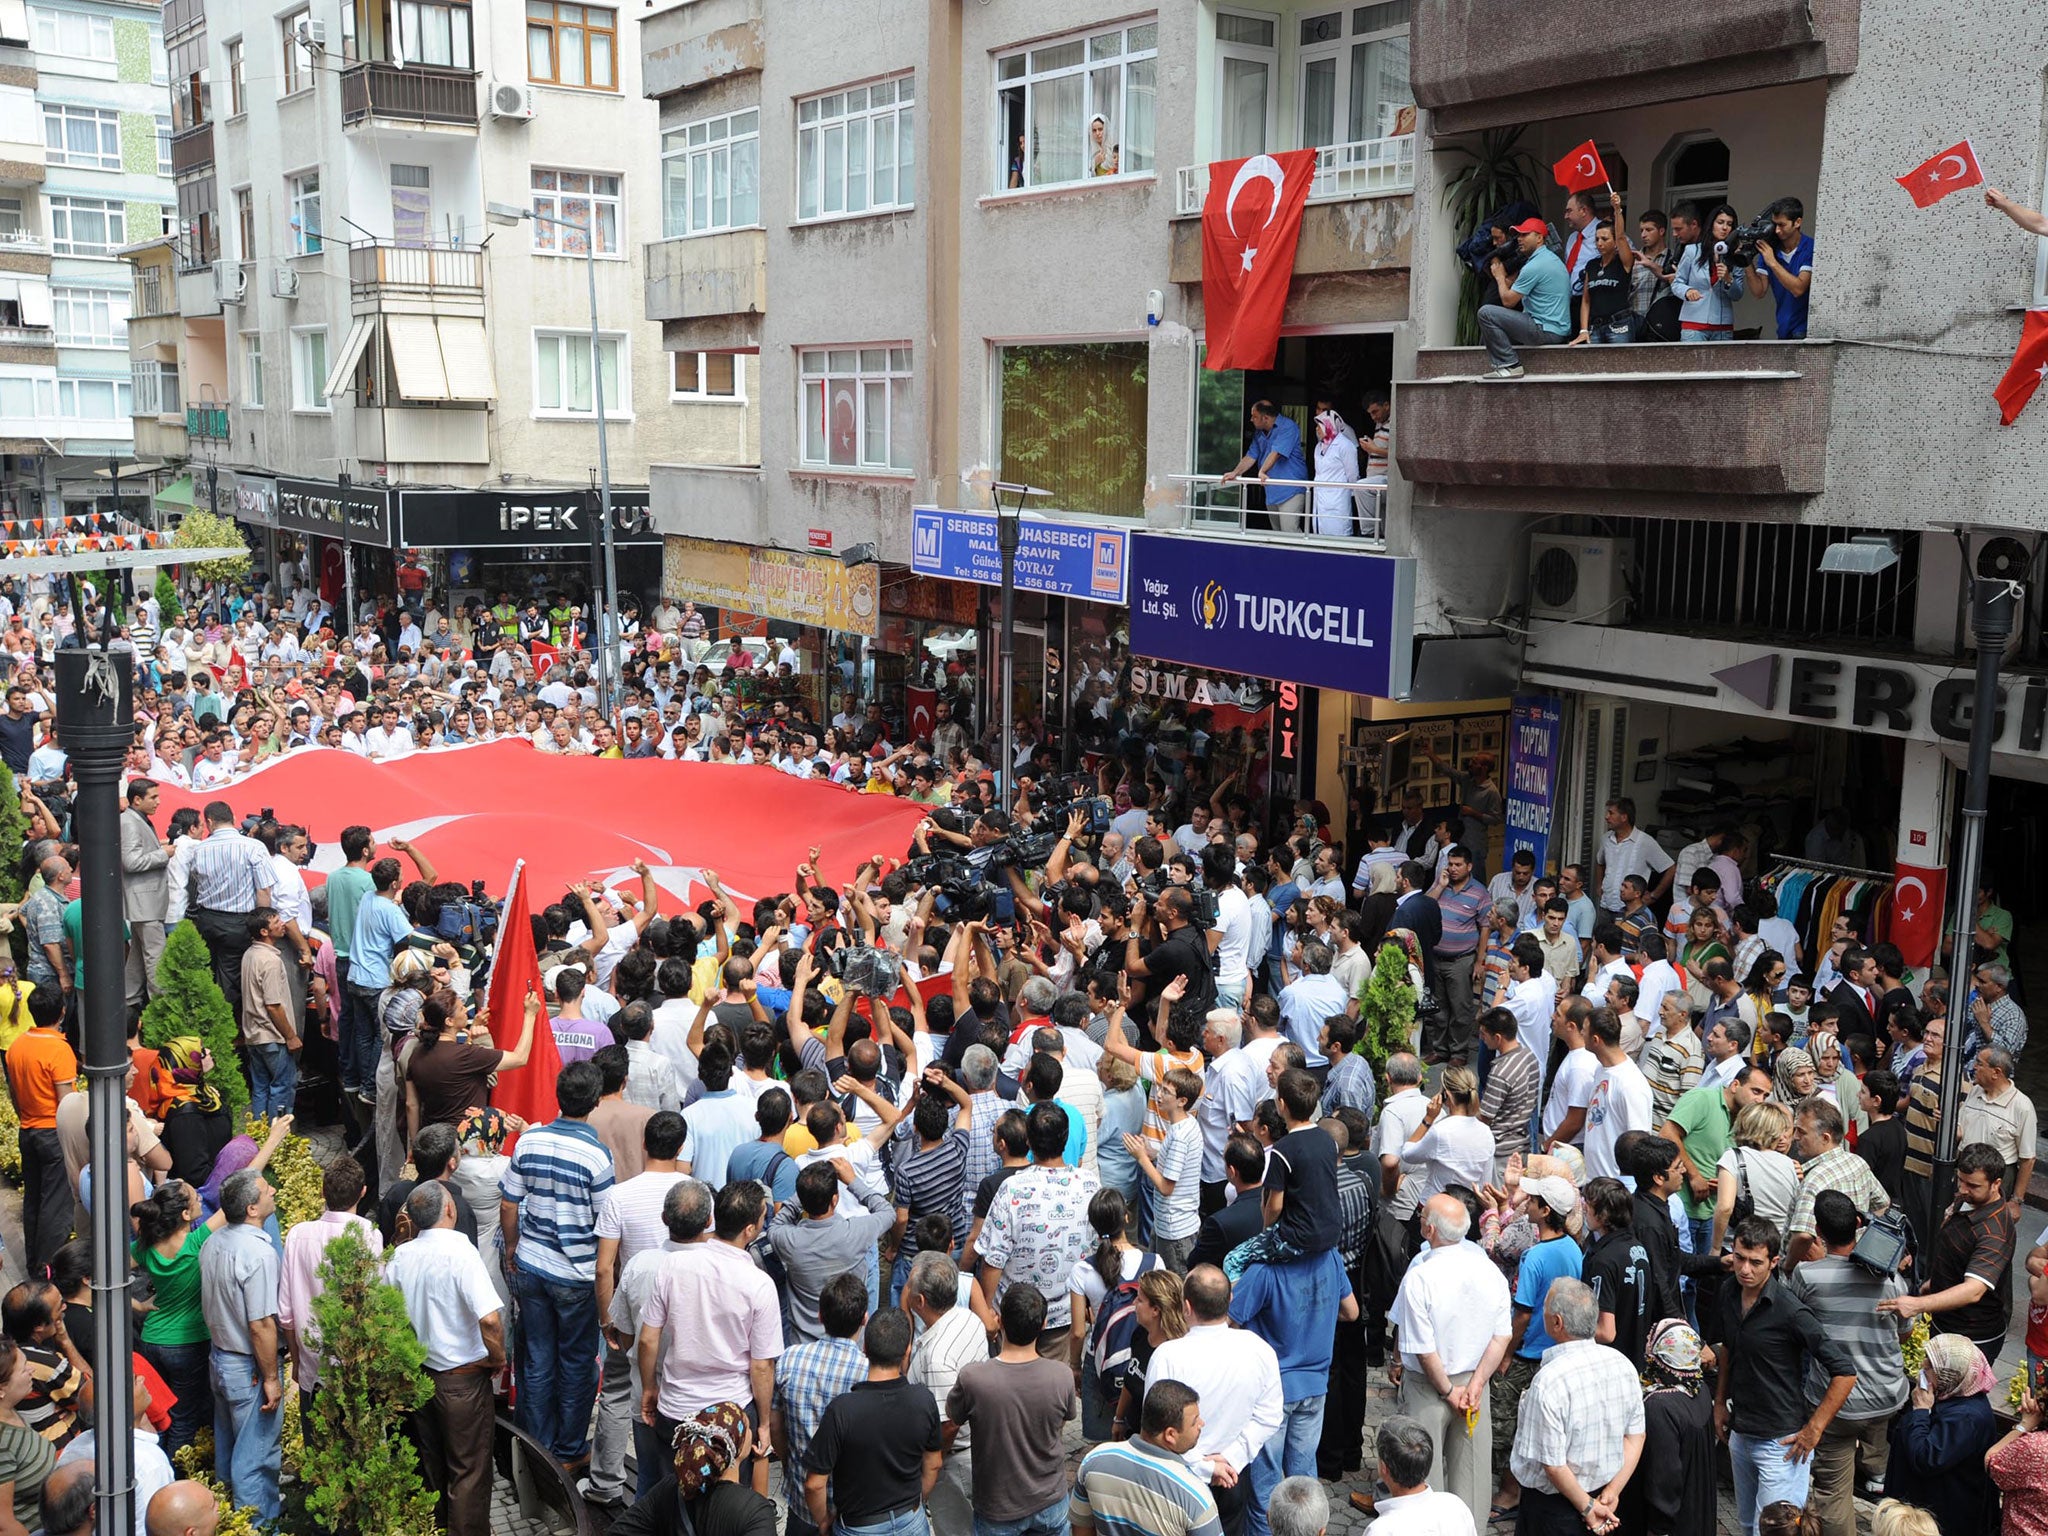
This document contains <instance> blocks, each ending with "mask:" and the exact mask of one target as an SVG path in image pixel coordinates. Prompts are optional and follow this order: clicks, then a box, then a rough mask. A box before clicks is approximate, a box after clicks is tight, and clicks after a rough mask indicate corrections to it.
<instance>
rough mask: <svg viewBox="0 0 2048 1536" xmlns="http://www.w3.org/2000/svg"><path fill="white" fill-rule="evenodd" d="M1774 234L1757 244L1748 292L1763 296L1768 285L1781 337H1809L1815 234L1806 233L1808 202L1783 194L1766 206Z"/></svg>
mask: <svg viewBox="0 0 2048 1536" xmlns="http://www.w3.org/2000/svg"><path fill="white" fill-rule="evenodd" d="M1764 212H1765V214H1767V215H1768V216H1769V218H1770V221H1771V238H1770V239H1768V240H1766V241H1764V242H1763V243H1762V244H1760V245H1759V246H1757V248H1756V260H1755V261H1754V262H1752V263H1751V264H1750V268H1749V294H1750V297H1751V298H1754V299H1760V298H1762V297H1763V296H1764V292H1765V290H1766V289H1768V290H1769V291H1770V294H1771V302H1772V303H1773V304H1774V305H1775V306H1776V307H1777V311H1778V340H1780V341H1804V340H1805V339H1806V303H1807V300H1808V298H1809V297H1811V295H1812V293H1813V236H1811V235H1809V234H1807V233H1806V205H1805V204H1804V203H1802V202H1800V201H1799V199H1798V198H1796V197H1781V198H1779V199H1778V200H1777V201H1776V202H1775V203H1773V204H1771V206H1770V207H1768V208H1766V209H1765V210H1764Z"/></svg>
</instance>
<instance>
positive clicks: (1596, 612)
mask: <svg viewBox="0 0 2048 1536" xmlns="http://www.w3.org/2000/svg"><path fill="white" fill-rule="evenodd" d="M1634 559H1635V545H1634V542H1633V541H1632V540H1629V539H1609V538H1601V537H1597V536H1586V537H1572V536H1569V535H1564V534H1538V535H1536V536H1535V537H1533V538H1531V539H1530V540H1529V616H1530V617H1531V618H1535V619H1570V620H1582V621H1584V622H1587V623H1595V624H1619V623H1621V622H1622V621H1623V620H1624V619H1626V618H1627V617H1628V606H1629V598H1628V576H1629V567H1630V566H1631V564H1632V563H1633V562H1634Z"/></svg>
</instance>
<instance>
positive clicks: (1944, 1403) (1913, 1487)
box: [1884, 1333, 2001, 1536]
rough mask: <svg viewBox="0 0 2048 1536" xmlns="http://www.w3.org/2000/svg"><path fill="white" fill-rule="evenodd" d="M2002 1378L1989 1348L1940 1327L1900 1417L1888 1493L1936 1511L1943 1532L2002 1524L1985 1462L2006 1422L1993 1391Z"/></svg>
mask: <svg viewBox="0 0 2048 1536" xmlns="http://www.w3.org/2000/svg"><path fill="white" fill-rule="evenodd" d="M1996 1385H1997V1378H1996V1377H1994V1376H1993V1375H1992V1374H1991V1367H1990V1366H1989V1365H1987V1364H1985V1361H1984V1352H1983V1351H1982V1350H1980V1349H1978V1348H1977V1346H1976V1345H1974V1344H1972V1343H1971V1342H1970V1341H1969V1340H1968V1339H1966V1338H1964V1337H1963V1336H1962V1335H1961V1334H1959V1333H1937V1334H1936V1335H1934V1337H1933V1338H1931V1339H1929V1340H1928V1341H1927V1363H1926V1364H1925V1365H1924V1366H1922V1367H1921V1369H1920V1379H1919V1380H1918V1381H1916V1382H1914V1383H1913V1400H1912V1402H1911V1403H1909V1404H1908V1405H1907V1407H1906V1411H1905V1412H1904V1413H1902V1414H1900V1415H1899V1416H1898V1417H1897V1418H1896V1419H1894V1420H1892V1439H1891V1461H1890V1463H1889V1465H1888V1466H1887V1467H1886V1468H1885V1476H1884V1492H1885V1497H1886V1498H1888V1499H1904V1500H1905V1501H1906V1502H1907V1503H1909V1504H1917V1505H1919V1506H1920V1507H1921V1508H1922V1509H1925V1510H1927V1511H1929V1512H1930V1513H1932V1514H1933V1516H1934V1518H1935V1521H1936V1523H1938V1524H1939V1525H1940V1527H1941V1532H1942V1536H1984V1533H1986V1532H1989V1531H1992V1530H1995V1529H1997V1525H1998V1488H1997V1485H1996V1484H1994V1483H1993V1482H1992V1481H1991V1475H1990V1473H1988V1472H1987V1471H1986V1470H1985V1468H1984V1453H1985V1452H1986V1451H1988V1450H1990V1449H1991V1447H1992V1445H1993V1443H1994V1442H1996V1441H1997V1439H1998V1437H1999V1433H2000V1429H2001V1426H2000V1424H1999V1422H1998V1415H1997V1413H1996V1412H1994V1411H1993V1409H1992V1407H1991V1399H1990V1396H1989V1393H1990V1391H1991V1389H1992V1388H1993V1387H1994V1386H1996Z"/></svg>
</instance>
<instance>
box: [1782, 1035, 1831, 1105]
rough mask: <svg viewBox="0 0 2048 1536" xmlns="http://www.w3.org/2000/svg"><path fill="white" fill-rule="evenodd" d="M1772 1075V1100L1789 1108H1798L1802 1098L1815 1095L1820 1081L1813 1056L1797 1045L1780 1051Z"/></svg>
mask: <svg viewBox="0 0 2048 1536" xmlns="http://www.w3.org/2000/svg"><path fill="white" fill-rule="evenodd" d="M1771 1077H1772V1087H1771V1101H1772V1102H1773V1103H1775V1104H1782V1105H1784V1106H1785V1107H1786V1108H1787V1109H1796V1108H1797V1107H1798V1105H1799V1101H1800V1100H1801V1099H1808V1098H1811V1097H1813V1090H1814V1089H1815V1087H1817V1086H1818V1085H1819V1081H1820V1079H1819V1075H1818V1074H1817V1073H1816V1072H1815V1070H1814V1065H1813V1057H1812V1056H1811V1055H1809V1054H1808V1053H1807V1052H1805V1051H1802V1050H1800V1049H1799V1047H1798V1046H1796V1045H1788V1046H1786V1047H1785V1049H1784V1050H1782V1051H1780V1052H1778V1060H1777V1062H1776V1064H1775V1065H1774V1066H1773V1067H1772V1068H1771Z"/></svg>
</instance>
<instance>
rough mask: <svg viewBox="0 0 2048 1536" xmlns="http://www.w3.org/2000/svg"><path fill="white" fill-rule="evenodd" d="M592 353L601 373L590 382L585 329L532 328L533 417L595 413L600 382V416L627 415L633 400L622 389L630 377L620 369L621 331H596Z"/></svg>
mask: <svg viewBox="0 0 2048 1536" xmlns="http://www.w3.org/2000/svg"><path fill="white" fill-rule="evenodd" d="M597 356H598V366H599V367H600V368H601V369H602V370H603V376H602V377H601V378H600V379H598V380H595V381H593V380H592V378H591V374H590V332H588V331H535V332H534V333H533V413H534V415H536V416H595V415H596V414H597V402H596V386H597V385H600V384H601V385H602V386H603V389H604V413H605V415H606V417H607V418H610V417H614V416H619V417H626V416H631V415H632V414H633V402H632V399H631V397H630V396H629V394H628V393H627V392H628V391H629V390H630V389H631V388H632V381H631V379H630V378H629V377H628V376H627V372H626V337H625V334H624V333H623V332H607V333H604V334H601V335H600V336H599V338H598V349H597Z"/></svg>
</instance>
